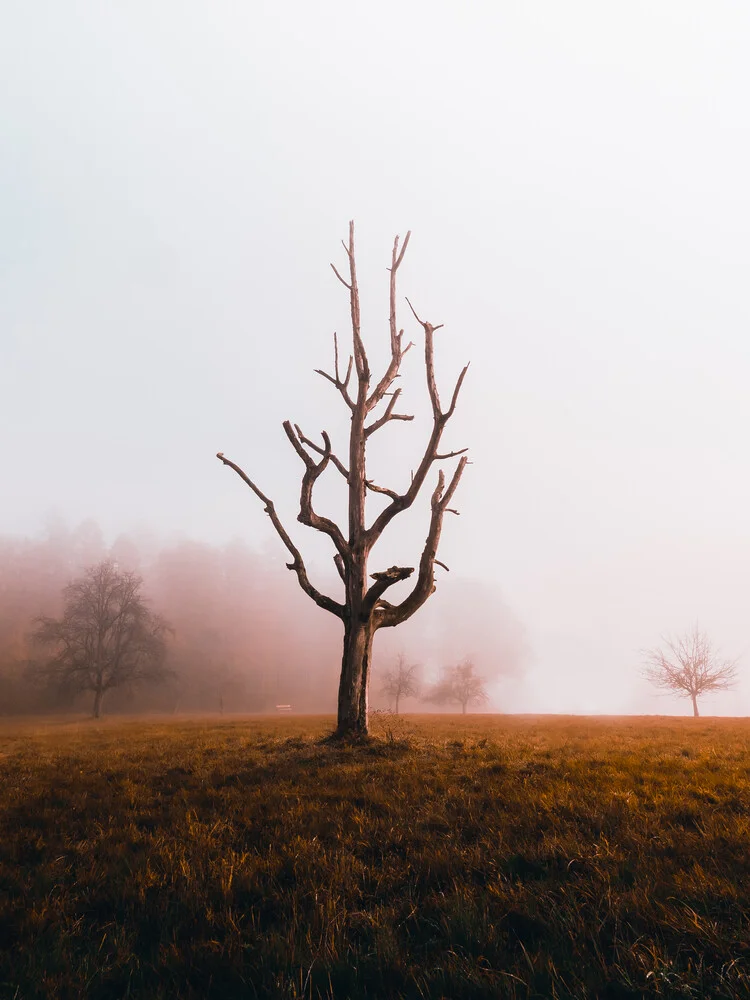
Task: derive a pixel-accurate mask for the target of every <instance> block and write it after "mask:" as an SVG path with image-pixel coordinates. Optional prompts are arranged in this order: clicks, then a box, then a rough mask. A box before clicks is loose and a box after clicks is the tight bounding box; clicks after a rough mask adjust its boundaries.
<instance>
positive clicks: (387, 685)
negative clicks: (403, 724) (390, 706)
mask: <svg viewBox="0 0 750 1000" xmlns="http://www.w3.org/2000/svg"><path fill="white" fill-rule="evenodd" d="M419 670H420V665H419V664H418V663H407V662H406V657H405V656H404V654H403V653H399V655H398V659H397V660H396V666H395V667H392V668H391V669H390V670H387V671H386V673H385V676H384V677H383V686H382V688H381V691H382V692H383V694H385V695H387V696H388V697H389V698H393V699H394V701H395V710H396V715H398V703H399V700H400V699H401V698H415V697H416V696H417V695H418V694H419Z"/></svg>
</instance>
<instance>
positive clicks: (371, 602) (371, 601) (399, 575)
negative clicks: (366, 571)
mask: <svg viewBox="0 0 750 1000" xmlns="http://www.w3.org/2000/svg"><path fill="white" fill-rule="evenodd" d="M413 572H414V567H413V566H391V567H390V569H387V570H384V571H383V572H380V573H371V574H370V576H371V577H372V579H373V580H374V581H375V583H373V585H372V586H371V587H370V589H369V590H368V591H367V595H366V597H365V600H364V604H363V611H364V612H365V613H366V614H369V613H370V612H371V611H372V609H373V608H374V607H375V605H376V604H377V602H378V600H379V599H380V598H381V597H382V595H383V594H384V593H385V592H386V590H387V589H388V588H389V587H392V586H393V585H394V583H400V582H401V581H402V580H408V578H409V577H410V576H411V575H412V573H413Z"/></svg>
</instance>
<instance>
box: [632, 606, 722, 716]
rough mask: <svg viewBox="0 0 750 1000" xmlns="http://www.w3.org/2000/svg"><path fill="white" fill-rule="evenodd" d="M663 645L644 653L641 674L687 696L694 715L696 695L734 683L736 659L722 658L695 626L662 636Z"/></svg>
mask: <svg viewBox="0 0 750 1000" xmlns="http://www.w3.org/2000/svg"><path fill="white" fill-rule="evenodd" d="M663 641H664V646H665V648H663V649H662V648H657V649H650V650H646V651H645V652H644V654H643V655H644V660H645V665H644V668H643V676H644V677H646V679H647V680H649V681H651V683H652V684H654V685H655V686H656V687H659V688H662V689H664V690H666V691H675V692H677V693H678V694H683V695H686V696H687V697H689V698H690V699H691V701H692V703H693V716H694V717H695V718H697V717H698V714H699V713H698V697H699V695H702V694H705V693H706V692H707V691H726V690H727V689H729V688H731V687H733V686H734V684H735V683H736V682H737V661H736V660H724V659H722V658H721V657H720V656H719V654H718V652H717V651H716V650H715V649H714V647H713V645H712V643H711V640H710V639H709V638H708V636H707V635H706V633H705V632H702V631H701V630H700V629H699V628H698V626H697V625H696V626H694V628H693V629H692V631H690V632H686V633H685V634H684V635H681V636H678V637H677V638H676V639H669V638H667V639H664V640H663Z"/></svg>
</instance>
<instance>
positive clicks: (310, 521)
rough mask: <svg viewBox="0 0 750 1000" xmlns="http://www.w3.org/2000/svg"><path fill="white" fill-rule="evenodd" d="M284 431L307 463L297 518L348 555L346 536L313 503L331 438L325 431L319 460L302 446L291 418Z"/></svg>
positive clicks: (340, 552) (324, 466)
mask: <svg viewBox="0 0 750 1000" xmlns="http://www.w3.org/2000/svg"><path fill="white" fill-rule="evenodd" d="M283 426H284V432H285V433H286V436H287V437H288V438H289V440H290V442H291V444H292V447H293V448H294V450H295V451H296V452H297V454H298V455H299V457H300V458H301V459H302V461H303V462H304V463H305V474H304V475H303V477H302V489H301V490H300V500H299V507H300V509H299V514H298V515H297V520H298V521H299V522H300V523H301V524H306V525H308V526H309V527H310V528H316V529H317V530H318V531H322V532H323V533H324V534H326V535H328V536H329V537H330V538H331V540H332V541H333V544H334V545H335V546H336V551H337V552H338V553H339V554H340V555H342V556H344V557H346V556H347V555H348V554H349V546H348V545H347V543H346V541H345V540H344V536H343V534H342V533H341V529H340V528H339V526H338V525H337V524H336V522H335V521H332V520H331V519H330V518H329V517H322V516H321V515H320V514H317V513H316V512H315V510H314V508H313V505H312V491H313V486H314V485H315V483H316V481H317V479H318V477H319V476H320V475H321V473H322V472H324V471H325V468H326V466H327V465H328V463H329V461H330V459H331V440H330V438H329V437H328V435H327V434H326V432H325V431H323V435H322V436H323V446H324V447H323V453H322V454H323V457H322V458H321V460H320V461H319V462H316V461H315V460H314V459H312V458H310V456H309V455H308V454H307V452H306V451H305V449H304V448H303V447H302V443H301V441H299V440H298V438H297V436H296V435H295V433H294V430H293V428H292V425H291V423H290V421H289V420H285V421H284V425H283Z"/></svg>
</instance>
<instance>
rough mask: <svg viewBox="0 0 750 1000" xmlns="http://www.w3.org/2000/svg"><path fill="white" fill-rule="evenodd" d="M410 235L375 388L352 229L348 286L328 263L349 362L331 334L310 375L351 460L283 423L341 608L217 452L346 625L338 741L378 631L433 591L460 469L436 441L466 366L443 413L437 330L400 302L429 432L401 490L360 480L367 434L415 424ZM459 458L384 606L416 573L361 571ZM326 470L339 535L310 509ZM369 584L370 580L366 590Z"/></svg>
mask: <svg viewBox="0 0 750 1000" xmlns="http://www.w3.org/2000/svg"><path fill="white" fill-rule="evenodd" d="M409 236H410V234H409V233H407V234H406V238H405V240H404V243H403V246H401V247H399V239H398V237H396V239H395V241H394V244H393V253H392V256H391V267H390V293H389V297H390V316H389V330H390V349H391V357H390V361H389V362H388V364H387V366H386V369H385V371H384V372H383V374H382V375H381V377H380V378H379V379H377V380H374V379H373V375H372V372H371V369H370V364H369V360H368V356H367V352H366V350H365V345H364V341H363V340H362V333H361V321H360V300H359V286H358V284H357V270H356V263H355V254H354V223H350V224H349V243H348V245H347V244H344V249H345V251H346V255H347V261H348V280H346V279H345V278H344V277H342V275H341V274H340V272H339V271H338V270H337V268H336V267H335V266H334V265H331V267H332V268H333V271H334V273H335V275H336V277H337V278H338V279H339V281H340V282H341V283H342V284H343V285H344V287H345V288H346V289H347V290H348V292H349V305H350V314H351V329H352V354H351V355H350V356H349V359H348V362H347V364H346V370H345V372H343V374H342V370H341V367H340V365H339V347H338V338H337V337H336V335H335V334H334V370H333V374H330V373H328V372H325V371H322V370H321V369H318V370H317V373H318V374H319V375H322V376H323V378H325V379H327V380H328V381H329V382H330V383H331V384H332V385H333V386H334V387H335V388H336V390H337V392H338V393H339V395H340V396H341V398H342V400H343V401H344V404H345V405H346V408H347V410H348V415H349V418H350V429H349V442H348V462H346V463H345V462H344V461H342V460H341V459H340V458H339V457H338V456H337V455H336V454H335V453H334V451H333V448H332V445H331V439H330V437H329V435H328V434H327V433H326V432H325V431H323V432H322V434H321V438H322V444H317V443H316V442H314V441H312V440H311V439H310V438H308V437H306V436H305V434H304V433H303V432H302V430H301V429H300V427H299V426H298V425H297V424H295V425H292V424H291V422H290V421H288V420H287V421H285V423H284V425H283V427H284V432H285V433H286V436H287V438H288V439H289V442H290V444H291V445H292V447H293V448H294V450H295V451H296V452H297V454H298V455H299V457H300V459H301V461H302V463H303V464H304V466H305V472H304V474H303V477H302V490H301V495H300V512H299V515H298V518H297V519H298V520H299V521H300V522H301V523H302V524H305V525H307V526H309V527H311V528H315V529H317V530H318V531H321V532H323V533H324V534H326V535H328V536H329V538H330V539H331V542H332V543H333V546H334V548H335V550H336V552H335V555H334V557H333V558H334V563H335V565H336V569H337V571H338V574H339V576H340V577H341V580H342V582H343V585H344V599H343V601H337V600H334V599H333V598H331V597H328V596H327V595H326V594H323V593H322V592H321V591H320V590H318V589H317V588H316V587H315V586H314V585H313V584H312V582H311V581H310V579H309V576H308V573H307V569H306V567H305V563H304V560H303V558H302V555H301V553H300V551H299V549H298V548H297V546H296V545H295V544H294V542H293V541H292V539H291V538H290V536H289V534H288V532H287V531H286V529H285V528H284V526H283V524H282V523H281V520H280V519H279V515H278V514H277V512H276V508H275V506H274V504H273V501H272V500H271V499H270V498H269V497H267V496H266V495H265V494H264V493H263V492H262V491H261V490H260V489H259V488H258V486H256V484H255V483H254V482H253V481H252V480H251V479H250V478H249V477H248V476H247V475H246V474H245V472H244V471H243V470H242V469H241V468H240V466H239V465H236V464H235V463H234V462H231V461H230V460H229V459H228V458H225V456H224V454H223V453H222V452H218V454H217V457H218V458H219V459H220V461H222V462H223V463H224V465H228V466H229V467H230V468H232V469H233V470H234V471H235V472H236V473H237V474H238V475H239V476H240V477H241V478H242V479H243V481H244V482H245V483H246V484H247V485H248V486H249V487H250V489H251V490H252V491H253V493H255V495H256V496H257V497H258V499H259V500H260V501H261V502H262V503H263V505H264V508H265V512H266V513H267V514H268V516H269V517H270V519H271V523H272V524H273V526H274V528H275V530H276V532H277V534H278V535H279V537H280V538H281V540H282V542H283V543H284V545H285V546H286V548H287V550H288V552H289V553H290V555H291V557H292V561H291V562H289V563H287V567H288V569H290V570H292V571H293V572H294V573H296V574H297V580H298V581H299V585H300V586H301V587H302V589H303V590H304V591H305V593H306V594H307V595H308V596H309V597H310V598H311V599H312V600H313V601H315V603H316V604H317V605H318V606H319V607H321V608H324V609H325V610H326V611H329V612H330V613H331V614H333V615H336V617H338V618H340V619H341V621H342V622H343V626H344V644H343V656H342V663H341V674H340V679H339V696H338V725H337V734H338V735H339V736H362V735H366V734H367V731H368V701H369V683H370V667H371V663H372V644H373V638H374V636H375V632H376V631H377V630H378V629H381V628H393V627H395V626H396V625H400V624H401V623H402V622H405V621H406V620H407V619H408V618H410V617H411V616H412V615H413V614H414V613H415V612H416V611H417V610H418V609H419V608H420V607H421V606H422V605H423V604H424V603H425V601H426V600H427V599H428V598H429V597H430V595H431V594H432V593H433V591H434V590H435V566H436V565H441V566H442V565H443V564H442V563H440V562H439V561H438V560H437V550H438V543H439V541H440V533H441V530H442V524H443V515H444V514H445V512H446V511H450V510H451V509H452V508H451V507H450V503H451V500H452V498H453V494H454V493H455V491H456V488H457V487H458V484H459V481H460V479H461V476H462V474H463V471H464V469H465V467H466V463H467V457H466V454H465V452H466V451H467V450H468V449H466V448H462V449H459V450H457V451H446V452H441V451H440V443H441V439H442V436H443V432H444V430H445V427H446V425H447V423H448V421H449V420H450V418H451V417H452V416H453V413H454V411H455V408H456V403H457V401H458V395H459V392H460V391H461V386H462V385H463V381H464V378H465V376H466V372H467V370H468V365H467V366H466V367H465V368H463V370H462V371H461V373H460V375H459V376H458V379H457V381H456V383H455V386H454V389H453V393H452V396H451V402H450V405H449V406H448V408H447V409H446V410H443V408H442V405H441V402H440V396H439V394H438V388H437V383H436V381H435V365H434V346H433V342H434V334H435V331H436V330H439V329H440V327H441V326H442V324H440V325H438V326H435V325H433V324H432V323H429V322H426V321H423V320H421V319H420V318H419V316H418V315H417V313H416V312H415V310H414V308H413V307H412V305H411V303H410V302H409V300H408V299H407V300H406V301H407V303H408V304H409V308H410V309H411V312H412V314H413V315H414V318H415V319H416V320H417V322H418V323H419V325H420V326H421V327H422V330H423V333H424V368H425V375H426V382H427V393H428V396H429V399H430V405H431V410H432V428H431V430H430V433H429V436H428V440H427V443H426V446H425V449H424V453H423V455H422V458H421V459H420V460H419V462H418V463H417V465H416V467H415V468H414V470H413V473H412V476H411V480H410V482H409V485H408V486H407V487H406V489H403V490H402V491H399V490H397V489H392V488H390V487H386V486H381V485H379V484H376V483H375V482H374V481H373V480H372V479H371V478H370V477H369V476H368V474H367V465H366V450H367V444H368V442H369V440H370V438H371V436H372V435H373V434H374V433H376V432H377V431H379V430H381V429H382V428H383V427H384V426H385V425H386V424H388V423H390V422H391V421H394V420H412V419H413V417H412V415H410V414H406V413H400V412H398V411H397V409H396V406H397V404H398V401H399V398H400V396H401V388H400V387H399V388H397V389H395V390H393V391H392V390H391V386H392V385H393V383H394V381H395V379H396V378H398V377H399V374H400V368H401V363H402V361H403V359H404V356H405V355H406V353H407V352H408V351H409V349H410V348H411V347H412V346H413V345H412V344H411V343H408V344H406V345H404V340H403V337H404V331H403V330H400V329H399V328H398V323H397V318H396V275H397V272H398V269H399V267H400V266H401V263H402V261H403V259H404V254H405V252H406V248H407V246H408V243H409ZM373 383H374V384H373ZM382 404H385V405H384V408H383V409H382V412H381V413H380V415H379V416H375V411H376V410H377V409H378V407H380V406H381V405H382ZM368 421H369V422H368ZM458 456H460V457H459V460H458V462H457V464H456V466H455V467H454V469H453V472H452V474H451V476H450V478H449V480H448V481H447V483H446V477H445V473H444V472H443V470H442V469H440V471H439V472H438V475H437V480H436V484H435V487H434V489H433V492H432V497H431V501H430V507H431V513H430V521H429V528H428V531H427V539H426V541H425V544H424V548H423V550H422V555H421V558H420V561H419V568H418V570H417V577H416V582H415V583H414V584H413V586H412V588H411V590H410V592H409V593H408V594H407V596H406V597H404V599H403V600H401V601H399V602H398V603H391V602H389V601H387V600H386V599H385V596H384V595H385V593H386V591H387V590H388V589H389V588H390V587H393V586H394V585H395V584H398V583H400V582H402V581H404V580H407V579H409V577H411V576H412V574H413V573H414V567H413V566H391V567H389V568H387V569H383V570H379V571H377V572H375V573H368V561H369V557H370V553H371V551H372V549H373V547H374V545H375V544H376V543H377V541H378V540H379V539H380V537H381V535H382V534H383V532H384V530H385V529H386V528H387V527H388V525H389V524H390V523H391V521H392V520H393V519H394V517H396V515H398V514H401V513H402V512H404V511H406V510H408V509H409V508H410V507H411V506H412V504H413V503H414V501H415V500H416V499H417V496H418V495H419V493H420V490H421V489H422V486H423V485H424V484H425V482H426V480H427V477H428V475H429V473H430V471H431V470H432V468H433V466H434V465H435V464H436V463H440V462H443V461H445V460H447V459H451V458H454V457H458ZM329 468H333V469H334V470H335V471H336V472H338V474H339V475H340V476H341V477H342V478H343V480H344V482H345V483H346V485H347V488H348V519H347V526H346V528H345V529H342V528H340V527H339V526H338V525H337V524H336V523H335V522H334V521H332V520H331V519H330V518H328V517H324V516H322V515H321V514H318V513H317V511H316V510H315V508H314V507H313V499H312V496H313V488H314V486H315V484H316V482H317V481H318V479H319V478H320V476H321V475H322V474H323V473H324V472H325V471H326V470H327V469H329ZM369 495H372V496H374V497H375V498H377V500H379V501H381V502H382V504H384V505H382V506H381V509H380V511H379V513H377V514H376V516H375V517H374V519H373V520H372V521H371V522H370V523H369V524H368V523H367V519H366V502H367V498H368V496H369ZM453 513H456V512H455V511H453ZM370 580H372V581H373V582H372V583H370V582H369V581H370Z"/></svg>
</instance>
